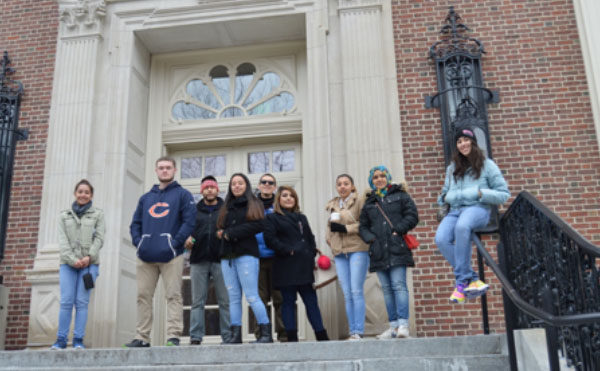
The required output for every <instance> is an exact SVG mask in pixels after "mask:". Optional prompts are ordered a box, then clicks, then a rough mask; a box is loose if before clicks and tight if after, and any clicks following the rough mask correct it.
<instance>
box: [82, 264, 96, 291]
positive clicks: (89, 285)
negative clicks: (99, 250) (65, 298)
mask: <svg viewBox="0 0 600 371" xmlns="http://www.w3.org/2000/svg"><path fill="white" fill-rule="evenodd" d="M82 278H83V286H84V287H85V289H86V290H90V289H93V288H94V277H92V274H91V273H90V266H89V265H88V271H87V273H86V274H84V275H83V276H82Z"/></svg>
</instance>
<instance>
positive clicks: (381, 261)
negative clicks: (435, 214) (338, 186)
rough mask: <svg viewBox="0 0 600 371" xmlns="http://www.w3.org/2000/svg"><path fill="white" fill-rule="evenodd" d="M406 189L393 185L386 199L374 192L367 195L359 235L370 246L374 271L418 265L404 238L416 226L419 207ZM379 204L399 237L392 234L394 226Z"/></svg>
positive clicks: (372, 269)
mask: <svg viewBox="0 0 600 371" xmlns="http://www.w3.org/2000/svg"><path fill="white" fill-rule="evenodd" d="M406 189H407V187H406V185H405V184H401V185H398V184H393V185H392V186H391V187H390V189H389V190H388V193H387V195H386V196H385V197H383V199H382V198H380V197H379V196H377V195H376V194H375V192H373V191H369V192H368V193H367V199H366V201H365V205H364V206H363V209H362V211H361V213H360V227H359V233H360V236H361V237H362V239H363V240H364V241H365V242H366V243H368V244H369V245H370V246H369V258H370V266H369V271H371V272H375V271H380V270H385V269H389V268H390V267H394V266H397V265H405V266H409V267H414V265H415V262H414V260H413V256H412V251H410V249H409V248H408V247H407V246H406V243H405V242H404V238H403V236H404V235H405V234H406V233H407V232H408V231H410V230H411V229H413V228H414V227H416V226H417V223H418V222H419V215H418V212H417V206H416V205H415V203H414V201H413V200H412V198H411V197H410V196H409V195H408V193H407V192H406ZM377 203H379V205H380V206H381V207H382V209H383V211H384V212H385V213H386V215H387V217H388V218H389V219H390V221H391V222H392V224H393V225H394V230H395V231H396V235H394V234H393V233H392V232H393V230H392V227H390V225H389V223H388V222H387V221H386V219H385V218H384V216H383V215H382V214H381V211H379V209H378V208H377Z"/></svg>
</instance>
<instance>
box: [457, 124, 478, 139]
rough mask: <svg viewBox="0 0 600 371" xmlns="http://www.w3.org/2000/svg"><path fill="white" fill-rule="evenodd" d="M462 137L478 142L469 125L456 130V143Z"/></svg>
mask: <svg viewBox="0 0 600 371" xmlns="http://www.w3.org/2000/svg"><path fill="white" fill-rule="evenodd" d="M460 137H467V138H469V139H471V141H473V143H477V138H476V137H475V134H474V133H473V130H471V128H469V127H463V128H460V129H458V130H457V131H456V134H454V143H456V142H458V139H459V138H460Z"/></svg>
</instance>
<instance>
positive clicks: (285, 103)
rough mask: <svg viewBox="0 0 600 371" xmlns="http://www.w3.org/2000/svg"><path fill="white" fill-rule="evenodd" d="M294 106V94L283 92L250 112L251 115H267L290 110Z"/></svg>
mask: <svg viewBox="0 0 600 371" xmlns="http://www.w3.org/2000/svg"><path fill="white" fill-rule="evenodd" d="M293 107H294V96H293V95H291V94H290V93H281V94H280V95H277V96H275V97H273V98H271V99H269V100H268V101H266V102H264V103H261V104H259V105H258V106H256V107H255V108H253V109H252V110H250V112H248V114H249V115H266V114H269V113H274V112H283V111H289V110H291V109H292V108H293Z"/></svg>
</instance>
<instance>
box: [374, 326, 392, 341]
mask: <svg viewBox="0 0 600 371" xmlns="http://www.w3.org/2000/svg"><path fill="white" fill-rule="evenodd" d="M395 337H396V329H395V328H394V327H390V328H389V329H387V330H385V331H384V332H382V333H381V334H379V335H377V339H393V338H395Z"/></svg>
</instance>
